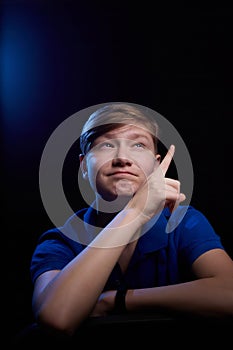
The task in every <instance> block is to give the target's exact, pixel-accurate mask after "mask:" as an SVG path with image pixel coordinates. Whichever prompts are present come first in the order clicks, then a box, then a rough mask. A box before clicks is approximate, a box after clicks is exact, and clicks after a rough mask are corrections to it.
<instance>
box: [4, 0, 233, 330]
mask: <svg viewBox="0 0 233 350" xmlns="http://www.w3.org/2000/svg"><path fill="white" fill-rule="evenodd" d="M232 23H233V11H232V9H231V8H230V7H229V8H227V7H220V6H216V7H214V6H213V5H211V7H206V8H205V7H204V6H200V7H181V8H178V7H175V6H172V5H170V6H168V5H167V6H164V7H162V6H161V5H160V6H159V5H158V2H148V3H147V2H145V1H143V2H139V4H137V3H136V2H132V3H130V2H127V1H117V2H109V1H108V2H107V1H106V2H104V1H99V2H98V1H85V2H84V1H83V2H81V1H33V0H32V1H10V0H9V1H2V2H1V25H2V28H1V53H2V54H1V65H2V71H1V79H2V84H1V106H2V107H1V111H2V113H1V114H2V116H1V132H2V134H1V140H2V141H1V145H2V150H3V152H2V159H3V162H2V169H3V172H2V174H1V175H3V177H2V185H3V191H2V198H1V199H2V200H1V202H2V208H3V209H2V212H3V221H2V222H3V223H4V229H3V230H2V231H1V234H2V237H4V238H6V240H7V244H6V245H3V246H2V256H4V259H3V261H4V264H3V270H4V271H6V274H7V276H6V281H7V282H6V283H5V281H4V280H3V281H2V283H3V285H4V290H5V292H6V293H7V297H8V298H7V301H6V305H4V306H5V307H6V308H7V317H8V322H7V325H8V326H9V327H8V328H10V329H11V330H12V332H17V331H18V330H20V329H21V328H22V327H24V326H25V325H27V324H28V323H29V322H30V321H31V283H30V276H29V265H30V258H31V254H32V251H33V249H34V247H35V243H36V239H37V238H38V236H39V235H40V234H41V233H42V232H43V231H44V230H46V229H48V228H51V227H52V225H53V224H52V223H51V221H50V219H49V218H48V216H47V213H46V212H45V210H44V208H43V204H42V201H41V197H40V191H39V179H38V172H39V165H40V158H41V155H42V152H43V149H44V147H45V144H46V142H47V140H48V139H49V137H50V135H51V134H52V132H53V131H54V130H55V128H56V127H57V126H58V125H59V124H60V123H61V122H62V121H64V120H65V119H66V118H68V117H69V116H71V115H72V114H74V113H76V112H78V111H80V110H81V109H83V108H87V107H89V106H92V105H95V104H99V103H105V102H109V101H125V102H131V103H136V104H141V105H144V106H147V107H150V108H152V109H153V110H155V111H157V112H159V113H160V114H162V115H163V116H164V117H165V118H166V119H168V120H169V121H170V122H171V123H172V124H173V125H174V127H175V128H176V129H177V131H178V132H179V134H180V135H181V137H182V138H183V140H184V142H185V144H186V145H187V147H188V150H189V152H190V155H191V158H192V162H193V167H194V190H193V197H192V204H193V205H194V206H196V207H197V208H198V209H200V210H201V211H202V212H203V213H204V214H205V215H206V216H207V218H208V219H209V220H210V221H211V223H212V225H213V226H214V228H215V229H216V231H217V232H218V234H219V235H220V236H221V237H222V241H223V243H224V245H225V247H226V249H227V251H228V252H229V254H230V255H231V256H232V257H233V231H232V178H231V172H230V168H231V167H232V164H231V162H232V144H233V142H232V132H231V128H232V127H231V124H232V112H233V108H232V97H233V95H232V73H233V70H232V62H233V54H232V43H233V40H232V38H233V36H232V35H233V30H232ZM71 163H72V162H71V161H70V160H69V159H68V160H67V161H66V164H67V165H68V166H70V167H71V168H72V166H73V165H72V164H71ZM68 172H69V171H68ZM66 189H67V195H68V196H70V197H71V198H70V200H71V201H72V205H73V206H74V209H79V207H81V205H82V204H83V203H82V198H80V196H78V189H77V179H76V178H75V176H74V177H72V178H70V179H69V181H67V185H66ZM2 227H3V225H2ZM3 303H4V300H3Z"/></svg>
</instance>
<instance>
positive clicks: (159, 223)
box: [83, 206, 168, 253]
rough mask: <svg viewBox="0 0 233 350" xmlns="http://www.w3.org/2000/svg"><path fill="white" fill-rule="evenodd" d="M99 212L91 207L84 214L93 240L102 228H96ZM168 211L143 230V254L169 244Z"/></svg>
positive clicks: (141, 243) (140, 248)
mask: <svg viewBox="0 0 233 350" xmlns="http://www.w3.org/2000/svg"><path fill="white" fill-rule="evenodd" d="M96 215H98V214H97V211H96V210H95V209H93V207H92V206H90V207H89V208H88V209H87V211H86V213H85V214H84V216H83V218H84V226H85V229H86V230H87V232H88V233H89V234H91V235H92V236H93V238H94V237H95V236H96V235H97V234H98V232H99V231H100V230H101V228H98V227H97V228H96V226H95V222H96ZM167 215H168V211H167V208H165V209H164V210H163V211H162V212H161V213H160V214H159V215H158V216H155V217H154V218H153V219H152V220H150V221H149V222H148V223H147V224H146V225H145V226H144V228H143V232H142V235H141V237H140V239H139V241H138V249H139V251H140V252H141V253H150V252H153V251H156V250H159V249H161V248H163V247H166V246H167V244H168V233H166V227H167V222H168V219H167Z"/></svg>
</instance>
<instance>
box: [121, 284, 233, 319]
mask: <svg viewBox="0 0 233 350" xmlns="http://www.w3.org/2000/svg"><path fill="white" fill-rule="evenodd" d="M126 308H127V310H128V311H129V312H137V311H142V310H143V311H146V310H150V311H153V309H154V310H157V309H159V310H160V309H164V310H167V311H179V312H188V313H192V314H196V315H206V316H233V289H232V281H229V280H223V281H222V282H221V283H220V281H216V279H215V278H203V279H199V280H196V281H191V282H186V283H181V284H176V285H170V286H163V287H154V288H148V289H135V290H128V292H127V295H126Z"/></svg>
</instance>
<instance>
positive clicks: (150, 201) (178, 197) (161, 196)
mask: <svg viewBox="0 0 233 350" xmlns="http://www.w3.org/2000/svg"><path fill="white" fill-rule="evenodd" d="M174 153H175V146H174V145H171V146H170V148H169V150H168V152H167V154H166V155H165V157H164V159H163V160H162V162H161V163H160V164H157V166H156V167H155V169H154V171H153V173H152V174H151V175H150V176H149V177H148V178H147V181H146V182H145V183H144V184H143V185H142V186H141V187H140V188H139V190H138V191H137V192H136V194H135V195H134V197H133V198H132V199H131V200H130V202H129V204H128V206H127V207H128V208H135V209H136V210H137V211H139V214H143V215H141V216H142V217H143V218H144V219H145V221H148V220H150V219H151V218H152V217H153V216H154V215H156V214H158V213H159V212H160V211H161V210H163V208H164V207H165V206H166V207H168V208H169V209H170V211H173V210H175V209H176V208H177V206H178V205H179V203H180V202H182V201H184V200H185V198H186V197H185V195H184V194H183V193H180V182H179V181H178V180H174V179H171V178H166V177H165V175H166V172H167V170H168V168H169V166H170V163H171V161H172V158H173V156H174Z"/></svg>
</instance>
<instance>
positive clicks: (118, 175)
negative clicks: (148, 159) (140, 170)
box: [108, 171, 137, 177]
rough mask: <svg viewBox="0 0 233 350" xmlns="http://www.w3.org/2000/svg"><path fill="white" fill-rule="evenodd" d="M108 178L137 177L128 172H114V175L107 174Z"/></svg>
mask: <svg viewBox="0 0 233 350" xmlns="http://www.w3.org/2000/svg"><path fill="white" fill-rule="evenodd" d="M108 176H116V177H125V176H126V177H128V176H129V177H132V176H133V177H137V175H136V174H133V173H131V172H129V171H114V173H110V174H108Z"/></svg>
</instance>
